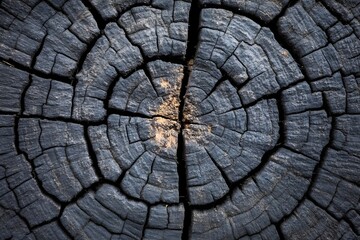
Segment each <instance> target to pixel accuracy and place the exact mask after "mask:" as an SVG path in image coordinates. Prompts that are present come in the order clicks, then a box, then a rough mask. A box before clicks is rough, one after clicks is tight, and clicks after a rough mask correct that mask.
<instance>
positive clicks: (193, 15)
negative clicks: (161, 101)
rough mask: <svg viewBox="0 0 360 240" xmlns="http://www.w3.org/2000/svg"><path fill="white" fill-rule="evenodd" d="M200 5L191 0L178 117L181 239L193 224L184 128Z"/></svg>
mask: <svg viewBox="0 0 360 240" xmlns="http://www.w3.org/2000/svg"><path fill="white" fill-rule="evenodd" d="M199 13H200V6H199V2H198V1H197V0H193V1H192V2H191V7H190V11H189V26H188V44H187V49H186V56H185V61H186V64H187V67H186V68H184V78H183V80H182V83H181V89H180V106H179V113H178V119H179V122H180V125H181V128H180V132H179V135H178V148H177V158H178V175H179V197H180V202H181V203H183V205H184V209H185V213H184V222H183V232H182V236H181V239H182V240H185V239H189V234H190V224H191V210H190V205H189V201H188V187H187V180H186V179H187V173H186V172H187V170H186V161H185V160H186V159H185V158H186V156H185V139H184V135H183V130H184V128H185V122H184V106H185V95H186V90H187V85H188V82H189V77H190V74H191V65H192V63H193V59H194V57H195V54H196V49H197V45H198V28H199V23H200V14H199Z"/></svg>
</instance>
